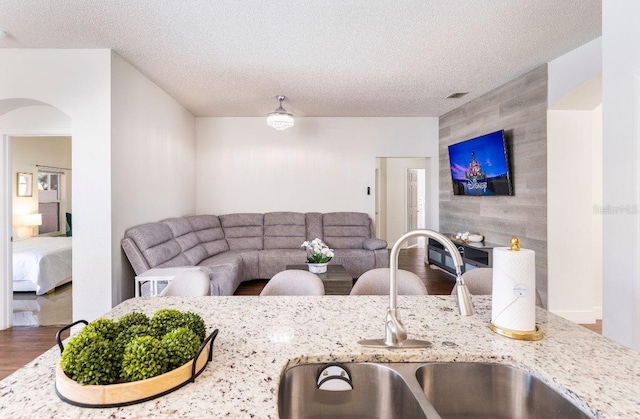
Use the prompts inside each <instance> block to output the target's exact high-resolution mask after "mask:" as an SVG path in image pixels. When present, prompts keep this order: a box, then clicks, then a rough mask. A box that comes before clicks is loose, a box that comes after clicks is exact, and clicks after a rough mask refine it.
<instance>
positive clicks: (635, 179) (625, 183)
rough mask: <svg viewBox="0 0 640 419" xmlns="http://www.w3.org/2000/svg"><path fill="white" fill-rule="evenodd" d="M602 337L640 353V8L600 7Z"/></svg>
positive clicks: (629, 3) (625, 2)
mask: <svg viewBox="0 0 640 419" xmlns="http://www.w3.org/2000/svg"><path fill="white" fill-rule="evenodd" d="M602 12H603V13H602V51H603V54H602V58H603V65H602V93H603V102H602V110H603V121H602V125H603V133H604V134H603V145H604V146H603V172H604V183H603V186H604V188H603V203H604V205H605V207H607V206H608V208H609V209H610V211H609V213H608V214H606V215H605V216H604V220H603V237H604V241H603V253H604V259H603V296H602V297H603V305H602V328H603V334H604V335H605V336H607V337H609V338H611V339H614V340H616V341H618V342H620V343H622V344H623V345H626V346H629V347H632V348H634V349H636V350H640V266H639V264H640V257H638V255H639V254H640V212H639V209H640V197H639V196H638V194H639V191H640V146H639V143H640V49H638V48H635V46H634V45H635V44H636V40H637V39H640V2H637V1H635V0H619V1H605V2H603V3H602Z"/></svg>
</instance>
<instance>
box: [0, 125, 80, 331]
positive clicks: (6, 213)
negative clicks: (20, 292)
mask: <svg viewBox="0 0 640 419" xmlns="http://www.w3.org/2000/svg"><path fill="white" fill-rule="evenodd" d="M0 136H1V138H0V141H2V144H0V162H2V167H3V168H4V170H2V171H1V173H0V184H1V185H2V188H1V189H0V191H3V192H2V197H0V202H2V209H3V211H1V213H2V220H0V223H1V224H0V275H2V278H5V280H4V281H0V301H2V303H3V304H2V307H4V310H0V330H4V329H7V328H9V327H11V326H12V324H13V245H12V243H11V230H12V227H13V217H12V214H13V196H12V192H13V188H12V181H13V179H12V176H11V170H12V168H11V138H12V137H71V130H70V129H61V130H57V129H45V130H38V129H35V130H33V129H29V130H26V129H2V130H1V132H0ZM71 141H73V139H72V140H71ZM72 147H73V146H72Z"/></svg>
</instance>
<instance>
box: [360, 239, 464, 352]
mask: <svg viewBox="0 0 640 419" xmlns="http://www.w3.org/2000/svg"><path fill="white" fill-rule="evenodd" d="M414 237H429V238H431V239H434V240H436V241H438V242H439V243H440V244H442V245H443V246H444V248H445V249H446V250H447V252H449V255H451V258H452V259H453V264H454V266H455V268H456V285H455V288H456V295H457V297H458V310H459V311H460V315H461V316H471V315H472V314H473V304H472V303H471V296H470V295H469V289H468V288H467V285H466V284H465V283H464V279H462V257H461V256H460V253H458V249H457V248H456V246H455V245H454V244H453V242H452V241H451V240H449V239H448V238H447V237H446V236H445V235H443V234H441V233H438V232H437V231H433V230H413V231H409V232H407V233H405V234H403V235H402V236H401V237H400V238H399V239H398V240H397V241H396V242H395V243H394V245H393V247H392V248H391V256H390V263H389V265H390V269H389V308H388V309H387V317H386V321H385V337H384V339H368V340H361V341H359V342H358V343H359V344H360V345H362V346H367V347H387V348H425V347H429V346H431V343H430V342H427V341H424V340H414V339H407V328H406V327H405V326H404V325H403V324H402V322H401V321H400V315H399V313H398V306H397V304H398V279H397V278H398V255H399V253H400V248H401V246H402V243H404V242H405V241H406V240H407V239H411V238H414Z"/></svg>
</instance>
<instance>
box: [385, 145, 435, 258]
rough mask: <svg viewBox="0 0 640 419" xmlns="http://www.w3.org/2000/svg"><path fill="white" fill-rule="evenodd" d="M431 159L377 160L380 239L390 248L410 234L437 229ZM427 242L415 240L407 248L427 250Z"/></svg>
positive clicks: (388, 158) (398, 158) (409, 242)
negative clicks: (433, 223) (433, 220)
mask: <svg viewBox="0 0 640 419" xmlns="http://www.w3.org/2000/svg"><path fill="white" fill-rule="evenodd" d="M429 160H430V159H429V158H426V157H407V158H403V157H379V158H376V175H375V182H376V188H375V206H376V219H377V223H376V237H380V238H383V239H384V240H386V241H387V243H389V246H391V245H393V243H394V242H395V241H396V240H397V239H398V238H399V237H400V236H401V235H402V234H404V233H405V232H406V231H409V230H412V229H416V228H433V227H430V226H429V224H428V220H429V218H430V214H431V213H430V208H429V205H430V199H429V193H430V192H429V190H430V187H429V186H430V183H429V181H428V179H427V176H429V169H430V166H429V163H430V162H429ZM424 243H425V241H424V240H420V239H419V238H418V239H413V240H408V241H407V242H405V243H404V245H403V248H406V247H413V246H417V247H424Z"/></svg>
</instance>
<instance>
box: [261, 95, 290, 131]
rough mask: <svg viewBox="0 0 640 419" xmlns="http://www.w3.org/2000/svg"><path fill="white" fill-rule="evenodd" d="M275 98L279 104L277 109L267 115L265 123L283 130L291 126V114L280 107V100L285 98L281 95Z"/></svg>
mask: <svg viewBox="0 0 640 419" xmlns="http://www.w3.org/2000/svg"><path fill="white" fill-rule="evenodd" d="M276 99H278V100H279V101H280V106H279V107H278V109H276V110H275V111H273V112H271V113H270V114H268V115H267V125H269V126H270V127H272V128H275V129H277V130H278V131H284V130H285V129H287V128H289V127H292V126H293V115H291V114H290V113H289V112H287V111H286V109H285V108H283V107H282V102H283V101H284V100H285V99H286V98H285V97H284V96H283V95H278V96H276Z"/></svg>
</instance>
